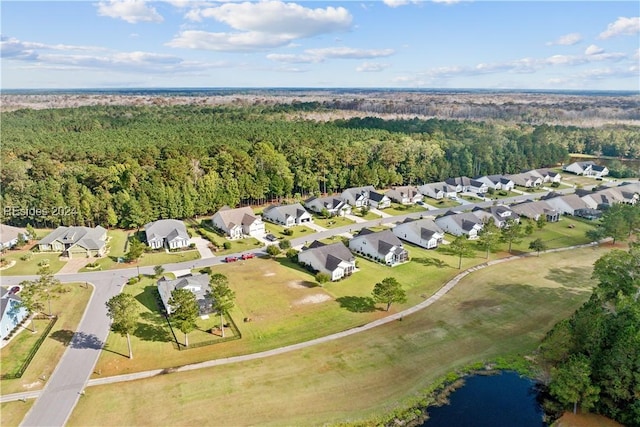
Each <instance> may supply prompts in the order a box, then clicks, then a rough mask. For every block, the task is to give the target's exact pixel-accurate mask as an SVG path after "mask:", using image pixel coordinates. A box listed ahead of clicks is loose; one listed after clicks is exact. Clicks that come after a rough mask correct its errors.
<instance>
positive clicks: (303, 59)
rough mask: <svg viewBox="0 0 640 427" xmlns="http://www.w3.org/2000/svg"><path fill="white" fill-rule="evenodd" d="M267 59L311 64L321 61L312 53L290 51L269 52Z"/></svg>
mask: <svg viewBox="0 0 640 427" xmlns="http://www.w3.org/2000/svg"><path fill="white" fill-rule="evenodd" d="M267 59H269V60H271V61H276V62H285V63H288V64H311V63H314V62H322V58H320V57H318V56H313V55H296V54H291V53H270V54H269V55H267Z"/></svg>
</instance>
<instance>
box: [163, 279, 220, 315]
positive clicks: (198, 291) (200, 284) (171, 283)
mask: <svg viewBox="0 0 640 427" xmlns="http://www.w3.org/2000/svg"><path fill="white" fill-rule="evenodd" d="M176 289H187V290H189V291H191V292H193V294H194V295H195V296H196V302H197V303H198V309H199V312H200V315H201V316H203V315H206V314H209V313H211V312H213V299H212V298H211V295H210V294H211V286H210V285H209V275H208V274H189V275H186V276H182V277H178V278H177V279H174V280H169V279H165V278H164V277H163V278H161V279H160V280H158V293H159V294H160V299H161V300H162V304H163V305H164V309H165V310H166V311H167V314H171V312H172V311H173V309H172V308H171V305H170V304H169V300H170V299H171V293H172V292H173V291H174V290H176Z"/></svg>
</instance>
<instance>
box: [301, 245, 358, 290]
mask: <svg viewBox="0 0 640 427" xmlns="http://www.w3.org/2000/svg"><path fill="white" fill-rule="evenodd" d="M298 262H300V263H301V264H304V265H307V266H309V267H311V268H312V269H313V270H315V271H317V272H320V273H327V274H328V275H329V276H330V277H331V281H333V282H335V281H337V280H340V279H342V278H343V277H347V276H350V275H351V274H352V273H354V272H355V271H356V258H355V257H354V256H353V254H352V253H351V251H349V249H347V247H346V246H345V245H344V244H343V243H342V242H336V243H332V244H330V245H326V244H324V243H321V242H318V241H314V242H313V243H311V245H309V246H308V247H307V248H304V249H303V250H302V251H301V252H300V253H298Z"/></svg>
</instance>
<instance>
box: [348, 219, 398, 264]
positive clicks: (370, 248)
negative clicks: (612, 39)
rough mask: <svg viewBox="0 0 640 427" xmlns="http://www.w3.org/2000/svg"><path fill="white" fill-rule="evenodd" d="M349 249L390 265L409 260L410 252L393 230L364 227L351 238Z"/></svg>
mask: <svg viewBox="0 0 640 427" xmlns="http://www.w3.org/2000/svg"><path fill="white" fill-rule="evenodd" d="M349 249H351V250H352V251H354V252H356V253H359V254H363V255H365V256H367V257H369V258H372V259H375V260H376V261H379V262H381V263H383V264H386V265H389V266H394V265H398V264H401V263H403V262H407V261H408V260H409V253H408V252H407V250H406V249H405V248H404V247H403V246H402V242H401V241H400V239H398V238H397V237H396V235H395V234H393V232H392V231H391V230H383V231H378V232H374V231H372V230H369V229H368V228H363V229H362V230H360V232H359V233H358V234H357V235H356V236H354V237H353V238H352V239H351V240H349Z"/></svg>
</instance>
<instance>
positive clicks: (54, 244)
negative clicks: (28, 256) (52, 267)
mask: <svg viewBox="0 0 640 427" xmlns="http://www.w3.org/2000/svg"><path fill="white" fill-rule="evenodd" d="M106 242H107V230H105V229H104V228H102V227H100V226H97V227H95V228H89V227H58V228H56V229H55V230H53V231H52V232H51V233H49V234H48V235H47V236H46V237H45V238H44V239H42V240H40V241H39V242H38V249H40V251H41V252H52V251H53V252H62V256H65V257H68V258H73V255H80V256H86V257H90V256H95V257H99V256H103V255H104V254H105V252H106V248H107V244H106Z"/></svg>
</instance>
